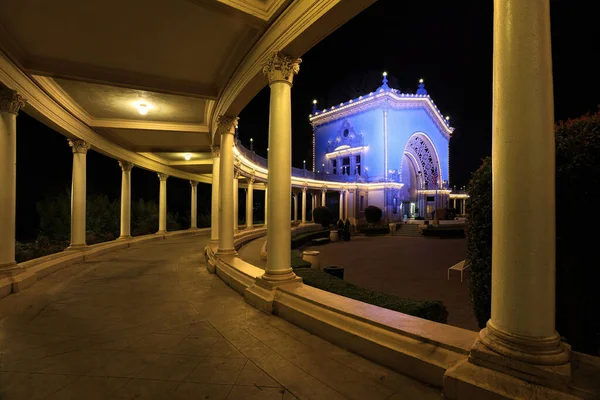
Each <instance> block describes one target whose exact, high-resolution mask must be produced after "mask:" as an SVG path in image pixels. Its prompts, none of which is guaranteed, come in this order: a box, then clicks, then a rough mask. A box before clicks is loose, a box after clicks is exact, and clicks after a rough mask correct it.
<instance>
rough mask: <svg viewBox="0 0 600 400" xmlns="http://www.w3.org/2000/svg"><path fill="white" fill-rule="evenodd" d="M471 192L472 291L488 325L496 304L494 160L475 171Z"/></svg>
mask: <svg viewBox="0 0 600 400" xmlns="http://www.w3.org/2000/svg"><path fill="white" fill-rule="evenodd" d="M467 191H468V193H469V195H470V197H469V199H468V200H467V222H466V231H467V232H466V236H467V259H468V260H469V262H470V264H471V267H470V269H471V271H470V279H469V290H470V292H471V303H472V304H473V310H474V311H475V317H476V318H477V322H478V323H479V327H480V328H484V327H485V324H486V323H487V321H488V319H490V315H491V307H492V296H491V293H492V159H491V158H490V157H487V158H486V159H484V160H483V163H482V164H481V167H479V169H478V170H477V171H475V172H474V173H473V175H472V177H471V181H470V182H469V186H468V188H467Z"/></svg>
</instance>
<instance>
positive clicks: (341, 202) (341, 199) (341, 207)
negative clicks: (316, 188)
mask: <svg viewBox="0 0 600 400" xmlns="http://www.w3.org/2000/svg"><path fill="white" fill-rule="evenodd" d="M340 219H341V220H342V221H343V220H344V191H343V190H340Z"/></svg>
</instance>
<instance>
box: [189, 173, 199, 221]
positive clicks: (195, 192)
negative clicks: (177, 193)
mask: <svg viewBox="0 0 600 400" xmlns="http://www.w3.org/2000/svg"><path fill="white" fill-rule="evenodd" d="M190 187H191V189H192V198H191V204H192V205H191V207H192V209H191V210H190V229H197V228H198V182H197V181H190Z"/></svg>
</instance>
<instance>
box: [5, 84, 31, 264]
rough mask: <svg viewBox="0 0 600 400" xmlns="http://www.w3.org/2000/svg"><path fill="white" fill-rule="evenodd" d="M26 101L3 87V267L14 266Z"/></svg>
mask: <svg viewBox="0 0 600 400" xmlns="http://www.w3.org/2000/svg"><path fill="white" fill-rule="evenodd" d="M24 105H25V103H24V102H23V99H22V98H21V96H20V95H18V94H17V92H15V91H14V90H10V89H4V88H0V187H1V189H0V238H1V239H0V271H3V270H5V271H7V270H8V269H9V268H11V267H14V265H15V264H16V261H15V223H16V210H17V113H18V112H19V109H20V108H21V107H23V106H24Z"/></svg>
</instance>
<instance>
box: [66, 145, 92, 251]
mask: <svg viewBox="0 0 600 400" xmlns="http://www.w3.org/2000/svg"><path fill="white" fill-rule="evenodd" d="M69 146H71V148H72V149H73V182H72V184H71V245H70V246H69V248H70V249H78V248H82V247H85V246H86V237H85V196H86V157H87V151H88V150H89V149H90V144H89V143H87V142H84V141H83V140H70V139H69Z"/></svg>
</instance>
